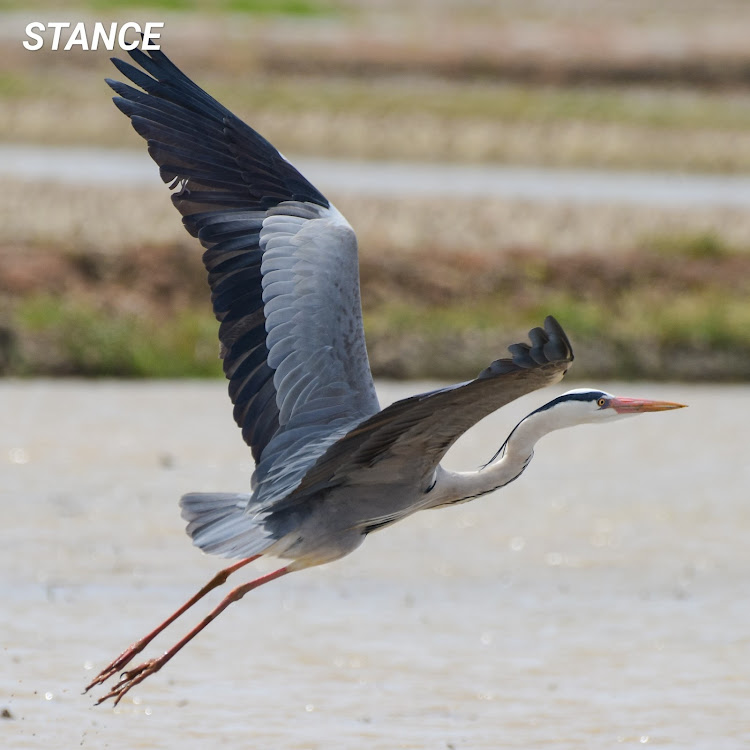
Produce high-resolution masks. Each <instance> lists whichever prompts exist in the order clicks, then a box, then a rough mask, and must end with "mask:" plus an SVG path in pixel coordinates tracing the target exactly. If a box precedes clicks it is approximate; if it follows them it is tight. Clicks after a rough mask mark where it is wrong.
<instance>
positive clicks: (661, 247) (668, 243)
mask: <svg viewBox="0 0 750 750" xmlns="http://www.w3.org/2000/svg"><path fill="white" fill-rule="evenodd" d="M644 246H645V249H646V250H647V251H649V252H652V253H657V254H659V255H665V256H677V257H679V256H683V257H686V258H693V259H705V260H720V259H722V258H727V257H729V256H731V255H733V254H735V253H737V252H740V251H739V250H738V249H737V248H733V247H731V246H730V245H729V244H728V243H727V242H726V241H725V240H724V239H723V238H721V237H719V236H718V235H717V234H716V233H715V232H701V233H698V234H665V235H657V236H654V237H650V238H647V239H646V240H645V241H644Z"/></svg>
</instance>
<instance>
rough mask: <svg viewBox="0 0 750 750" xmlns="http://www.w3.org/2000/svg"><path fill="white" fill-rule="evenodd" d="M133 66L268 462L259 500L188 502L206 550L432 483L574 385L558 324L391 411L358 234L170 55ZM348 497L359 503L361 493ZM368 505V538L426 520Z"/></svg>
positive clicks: (144, 132) (146, 123)
mask: <svg viewBox="0 0 750 750" xmlns="http://www.w3.org/2000/svg"><path fill="white" fill-rule="evenodd" d="M130 54H131V56H132V58H133V60H134V61H135V62H136V63H137V64H138V65H140V66H141V68H143V70H139V69H138V68H137V67H134V66H133V65H131V64H129V63H126V62H123V61H120V60H115V61H114V62H115V65H116V66H117V68H118V70H119V71H120V72H121V73H122V74H123V75H124V76H126V77H127V78H129V79H130V81H131V82H132V83H134V84H135V85H136V86H138V87H139V88H133V87H132V86H129V85H127V84H124V83H121V82H116V81H108V83H109V85H110V86H111V87H112V88H113V89H114V90H115V92H116V93H117V94H118V96H117V97H116V98H115V100H114V101H115V103H116V104H117V106H118V107H119V108H120V109H121V110H122V111H123V112H124V113H125V114H126V115H127V116H128V117H129V118H130V120H131V122H132V125H133V127H134V128H135V130H136V131H137V132H138V133H139V134H140V135H141V136H142V137H143V138H145V139H146V140H147V142H148V150H149V153H150V155H151V157H152V158H153V159H154V161H156V163H157V164H158V165H159V169H160V174H161V177H162V179H163V180H164V181H165V182H167V183H171V187H172V188H177V190H176V192H175V193H173V195H172V201H173V203H174V205H175V206H176V207H177V208H178V209H179V211H180V212H181V213H182V214H183V217H184V218H183V222H184V224H185V227H186V228H187V229H188V231H189V232H190V233H191V234H192V235H193V236H194V237H197V238H198V239H199V240H200V242H201V244H202V245H203V246H204V248H205V252H204V255H203V261H204V264H205V266H206V270H207V272H208V282H209V285H210V287H211V299H212V303H213V308H214V312H215V314H216V317H217V319H218V320H219V321H220V327H219V339H220V341H221V346H222V357H223V365H224V372H225V374H226V376H227V378H228V379H229V395H230V397H231V399H232V402H233V403H234V418H235V420H236V421H237V423H238V425H240V427H241V428H242V434H243V437H244V439H245V441H246V442H247V443H248V444H249V445H250V446H251V449H252V452H253V456H254V458H255V459H256V463H257V466H256V471H255V474H254V477H253V481H254V492H253V494H252V496H250V495H233V494H231V495H230V494H226V493H214V494H210V495H204V494H192V495H187V496H186V497H185V498H183V501H182V506H183V515H184V516H185V518H186V519H187V520H188V521H189V527H188V528H189V531H190V533H191V534H192V535H193V538H194V541H195V542H196V544H198V545H199V546H201V547H202V548H203V549H206V550H207V551H210V552H215V553H217V554H225V555H231V556H236V555H240V556H241V555H248V554H256V553H258V552H261V551H262V550H264V549H265V548H266V547H268V545H269V544H271V543H272V542H273V540H274V539H277V538H279V535H278V534H280V533H282V532H281V531H279V532H278V533H277V532H276V531H274V529H276V527H279V529H280V528H282V527H284V526H285V524H287V525H288V524H289V523H291V519H293V518H294V517H296V516H297V515H298V514H297V511H298V510H299V511H301V514H300V516H301V517H302V516H305V513H307V514H308V515H309V513H311V512H312V511H311V510H310V509H309V507H308V506H306V505H305V504H306V503H308V502H309V501H310V499H311V498H312V496H313V495H315V494H316V493H320V492H321V491H324V490H325V489H326V488H333V487H348V486H355V485H357V484H358V483H361V484H367V483H368V482H369V483H370V484H371V485H372V484H375V485H377V486H378V487H382V486H387V485H388V484H391V485H392V486H404V487H408V486H411V485H414V486H415V488H416V486H417V485H423V484H424V482H425V480H426V479H428V478H429V477H430V476H431V475H432V473H433V471H434V469H435V468H436V467H437V465H438V463H439V461H440V460H441V458H442V457H443V455H444V454H445V452H446V451H447V450H448V448H449V447H450V446H451V445H452V444H453V443H454V442H455V441H456V440H457V439H458V437H459V436H460V435H462V434H463V433H464V432H465V431H466V430H467V429H469V428H470V427H471V426H472V425H473V424H475V423H476V422H477V421H479V420H480V419H482V418H483V417H484V416H486V415H487V414H489V413H491V412H493V411H495V410H496V409H498V408H500V407H501V406H503V405H505V404H507V403H509V402H510V401H512V400H514V399H516V398H518V397H519V396H521V395H524V394H526V393H529V392H530V391H532V390H534V389H536V388H540V387H542V386H544V385H548V384H550V383H553V382H555V381H557V380H559V379H560V378H561V377H562V375H563V374H564V372H565V371H566V369H567V368H568V366H569V365H570V363H571V361H572V359H573V354H572V350H571V348H570V344H569V342H568V340H567V337H566V336H565V333H564V332H563V330H562V328H560V326H559V325H558V324H557V322H556V321H555V320H554V319H552V318H547V320H546V321H545V325H544V328H535V329H533V330H532V331H531V332H530V333H529V343H528V344H527V343H523V344H514V345H512V346H511V347H509V350H510V353H511V357H510V358H506V359H500V360H497V361H496V362H493V363H492V364H491V365H490V366H489V367H487V368H486V369H485V370H483V371H482V372H481V373H480V374H479V375H478V376H477V378H476V379H474V380H472V381H470V382H467V383H463V384H459V385H455V386H451V387H448V388H441V389H439V390H436V391H432V392H430V393H424V394H421V395H418V396H414V397H412V398H408V399H404V400H402V401H399V402H397V403H395V404H392V405H391V406H389V407H387V408H386V409H384V410H382V411H379V407H378V403H377V398H376V396H375V391H374V387H373V384H372V376H371V374H370V370H369V365H368V362H367V352H366V349H365V344H364V334H363V330H362V320H361V309H360V299H359V279H358V263H357V247H356V239H355V237H354V234H353V232H352V230H351V227H349V225H348V224H347V223H346V221H345V220H344V219H343V217H341V216H340V214H338V212H337V211H336V210H335V209H334V208H333V207H332V206H331V205H330V204H329V202H328V201H327V200H326V199H325V197H323V195H322V194H321V193H320V192H319V191H318V190H316V188H314V187H313V186H312V185H311V184H310V183H309V182H308V181H307V180H306V179H305V178H304V177H303V176H302V175H300V174H299V172H298V171H297V170H296V169H295V168H294V167H293V166H292V165H291V164H290V163H289V162H287V161H286V160H285V159H284V158H283V157H282V156H281V155H280V154H279V153H278V151H276V149H275V148H274V147H273V146H272V145H271V144H270V143H269V142H268V141H266V140H265V139H264V138H263V137H261V136H260V135H259V134H258V133H256V132H255V131H254V130H253V129H252V128H250V127H248V126H247V125H245V124H244V123H243V122H241V121H240V120H239V119H237V118H236V117H235V116H234V115H233V114H232V113H231V112H229V110H227V109H226V108H225V107H223V106H222V105H221V104H219V103H218V102H217V101H216V100H214V99H213V98H212V97H210V96H209V95H208V94H206V93H205V92H204V91H203V90H202V89H200V88H199V87H198V86H197V85H196V84H194V83H193V82H192V81H191V80H190V79H189V78H187V76H185V75H184V74H183V73H182V72H181V71H180V70H179V69H178V68H177V67H176V66H174V65H173V64H172V63H171V62H170V61H169V60H168V59H167V57H166V56H165V55H164V54H163V53H161V52H158V51H155V52H152V54H151V56H148V55H146V54H145V53H143V52H141V51H139V50H133V51H132V52H131V53H130ZM144 71H145V72H144ZM139 89H141V90H139ZM422 489H423V490H426V489H427V487H426V486H424V487H423V488H422ZM365 494H366V493H365ZM324 495H325V492H323V496H324ZM337 497H339V498H340V500H339V501H340V502H346V498H347V497H351V499H352V502H353V503H357V502H358V501H357V495H356V493H355V494H354V495H352V496H349V495H348V494H347V493H346V492H343V493H339V494H338V495H337ZM320 499H321V495H319V496H318V499H317V501H316V502H318V503H319V502H320ZM359 502H360V505H362V506H363V507H361V508H360V507H357V508H356V509H355V513H354V516H355V517H361V520H362V521H363V522H365V527H366V528H371V527H372V524H371V525H370V526H367V525H366V522H367V521H368V520H371V521H372V522H373V524H374V525H378V524H386V523H390V522H392V521H393V520H397V518H398V517H401V516H402V515H403V514H404V513H406V512H411V510H413V508H412V507H411V506H410V505H408V502H411V500H409V501H407V505H408V507H404V508H403V512H402V510H399V509H397V510H396V511H394V512H391V513H389V514H386V515H387V517H386V516H382V515H381V516H380V517H377V518H370V516H368V512H371V511H368V508H367V507H364V506H365V505H366V503H363V502H362V501H361V500H360V501H359ZM274 521H276V526H274ZM291 531H294V529H293V528H292V529H291ZM284 533H286V532H284Z"/></svg>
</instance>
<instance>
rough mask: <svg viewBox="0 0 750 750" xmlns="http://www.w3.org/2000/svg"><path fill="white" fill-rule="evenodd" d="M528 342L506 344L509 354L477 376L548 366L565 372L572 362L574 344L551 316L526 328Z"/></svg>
mask: <svg viewBox="0 0 750 750" xmlns="http://www.w3.org/2000/svg"><path fill="white" fill-rule="evenodd" d="M529 341H530V342H531V343H526V342H519V343H516V344H511V345H510V346H509V347H508V351H509V352H510V355H511V356H510V357H504V358H502V359H497V360H495V361H494V362H493V363H492V364H491V365H489V367H487V368H485V369H484V370H482V372H480V373H479V376H478V378H488V377H496V376H498V375H505V374H506V373H510V372H517V371H519V370H532V369H537V368H541V367H546V366H549V365H553V366H555V365H556V366H557V367H558V368H560V367H562V374H565V372H567V370H568V367H570V365H571V363H572V362H573V358H574V357H573V347H572V346H571V344H570V340H569V339H568V336H567V334H566V333H565V331H564V330H563V327H562V326H561V325H560V324H559V323H558V322H557V320H556V319H555V318H554V317H553V316H552V315H548V316H547V317H546V318H545V319H544V328H541V327H536V328H532V329H531V330H530V331H529Z"/></svg>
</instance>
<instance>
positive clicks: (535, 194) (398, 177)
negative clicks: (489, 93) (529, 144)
mask: <svg viewBox="0 0 750 750" xmlns="http://www.w3.org/2000/svg"><path fill="white" fill-rule="evenodd" d="M290 158H291V161H292V162H293V163H294V164H295V166H296V167H297V168H298V169H299V170H300V171H301V172H302V173H303V174H304V175H305V176H306V177H307V178H308V179H309V180H310V181H311V182H312V183H313V184H314V185H318V186H319V187H320V188H321V189H322V190H323V191H324V192H326V193H328V192H329V191H331V193H332V194H335V193H336V192H341V191H343V190H345V191H346V192H347V194H354V195H370V196H379V197H383V196H385V197H392V196H393V195H394V194H398V195H422V196H424V195H434V196H447V195H449V196H451V197H456V196H459V197H463V198H470V197H483V198H486V197H487V196H493V197H501V198H524V199H527V200H533V201H552V202H558V201H565V202H568V203H578V202H583V203H593V204H601V203H632V204H636V205H646V206H666V207H670V206H671V207H674V206H698V207H703V208H705V207H706V206H748V205H749V204H750V176H747V175H722V174H688V173H681V172H655V171H649V172H636V171H632V170H628V171H616V170H604V169H599V170H596V169H563V168H546V167H514V166H504V165H491V166H487V165H476V164H432V163H407V162H394V161H386V162H383V161H356V160H346V159H315V158H310V157H296V156H295V157H290ZM0 175H9V176H11V177H18V178H27V179H44V180H51V181H53V182H62V183H67V184H85V185H96V184H103V183H104V184H107V185H111V184H112V181H113V180H117V182H118V184H128V185H140V184H145V185H156V184H157V182H158V178H157V172H156V167H155V166H154V163H153V162H152V161H151V159H150V158H149V156H148V154H147V153H146V152H145V151H142V150H140V149H139V150H138V151H130V152H129V151H123V150H119V149H106V148H96V147H72V146H66V147H59V146H38V145H32V146H29V145H24V144H16V143H13V144H0Z"/></svg>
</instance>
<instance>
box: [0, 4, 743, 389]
mask: <svg viewBox="0 0 750 750" xmlns="http://www.w3.org/2000/svg"><path fill="white" fill-rule="evenodd" d="M69 7H70V9H71V10H70V12H71V14H72V15H71V18H73V17H75V18H76V19H77V18H79V17H86V18H90V19H93V18H96V19H97V20H105V21H106V20H109V19H110V18H121V19H122V18H125V17H128V18H130V17H137V18H138V19H144V18H147V19H155V18H157V17H159V18H162V17H163V18H164V19H165V20H166V26H165V32H164V35H163V38H162V41H163V46H164V49H165V50H166V51H167V52H168V54H170V55H171V56H172V57H173V58H174V59H175V61H176V62H177V63H178V64H180V65H181V66H182V67H183V68H184V69H185V70H186V71H187V72H188V73H189V74H191V75H192V76H194V77H195V78H196V79H197V80H198V82H199V83H201V84H202V85H204V86H205V87H206V88H207V89H209V90H210V91H211V92H212V94H214V95H215V96H217V97H218V98H219V99H220V100H222V102H223V103H225V104H226V105H228V106H229V107H230V108H232V109H233V110H234V111H236V112H237V114H239V115H241V116H243V117H244V118H245V119H246V120H248V121H249V122H250V123H251V124H253V126H254V127H256V128H257V129H258V130H259V131H261V132H262V133H263V134H264V135H266V136H267V137H269V138H270V139H271V140H272V141H273V142H274V144H275V145H277V146H278V147H279V148H280V149H281V150H282V151H284V152H285V153H290V154H306V155H315V156H326V155H327V156H334V157H348V158H368V159H380V158H384V159H399V160H409V159H413V160H434V161H452V162H468V163H507V164H524V165H544V166H566V167H571V166H575V167H587V168H618V169H639V170H649V169H659V170H674V171H699V172H714V173H741V172H747V171H750V87H749V86H748V81H750V73H748V71H750V48H748V46H747V44H746V34H745V32H744V29H746V28H748V27H750V6H749V5H748V4H747V3H743V2H740V1H739V0H719V1H718V2H716V3H713V4H707V3H702V2H699V1H698V0H679V1H678V0H663V2H661V3H658V4H654V3H652V2H647V1H646V0H633V2H630V3H620V2H614V1H612V2H601V1H599V0H565V1H564V2H563V1H561V2H559V3H551V2H548V1H546V0H529V1H528V2H525V1H524V2H522V0H508V2H504V3H487V2H480V1H479V0H470V1H468V2H458V0H432V2H415V3H411V4H408V5H405V4H403V3H397V2H396V1H395V0H379V1H378V2H374V0H330V1H329V0H282V1H281V2H270V0H214V2H212V3H209V4H205V3H204V4H202V5H201V7H202V8H203V10H202V11H198V10H197V9H196V7H197V4H196V3H194V2H191V1H190V0H150V1H146V0H144V2H142V3H139V4H138V5H127V4H125V5H123V4H122V3H115V2H111V1H110V0H89V1H87V2H83V1H82V2H80V3H78V4H72V5H70V6H69ZM34 10H35V13H36V15H37V16H40V17H44V14H45V13H46V14H47V15H49V16H50V18H51V17H52V16H53V15H54V16H55V18H57V16H58V15H59V13H58V12H57V5H56V4H55V3H54V2H52V0H42V1H41V2H38V3H35V8H34ZM8 11H14V12H13V14H11V15H10V16H8V19H10V20H9V24H8V26H7V28H8V29H10V30H11V32H10V33H11V34H12V29H13V28H16V27H17V28H18V30H19V35H20V33H21V32H22V29H23V15H24V13H28V11H27V10H26V7H25V5H24V4H22V3H20V2H18V3H15V2H14V0H9V1H8V2H6V3H5V4H4V6H3V11H2V12H6V13H7V12H8ZM5 33H6V36H7V34H8V32H5ZM107 56H108V55H107V54H106V53H104V52H87V53H82V52H70V53H64V54H60V53H53V52H51V51H49V50H44V51H41V52H39V53H28V52H26V51H25V50H23V48H22V47H21V45H20V43H18V44H10V43H9V44H4V45H0V140H2V141H4V142H8V143H14V142H17V143H21V142H23V143H39V144H56V145H63V146H64V145H103V146H116V147H140V146H142V144H141V143H139V140H138V138H137V137H136V136H135V135H134V134H133V133H132V131H131V130H130V129H129V127H128V125H127V123H126V121H125V120H124V118H123V117H122V115H121V114H120V113H119V112H117V110H116V109H115V108H114V107H113V106H112V105H111V104H109V103H108V101H107V99H108V97H109V96H110V94H111V92H110V91H109V89H108V88H107V87H106V85H105V84H104V83H103V81H102V79H103V78H104V77H105V76H113V75H115V73H116V72H115V71H114V69H113V68H112V66H111V65H110V63H109V62H108V61H107ZM5 187H6V188H7V189H6V190H5V195H4V199H3V201H2V202H0V269H1V270H2V272H1V273H0V372H2V373H6V374H85V375H127V376H178V375H194V376H202V375H207V374H213V373H218V372H219V370H220V368H219V363H218V360H217V358H216V354H217V343H216V341H215V329H216V326H215V323H214V322H213V320H212V317H211V315H210V312H209V311H208V299H207V290H206V288H205V284H204V282H203V272H202V269H201V266H200V260H199V256H200V251H199V249H198V248H197V247H195V246H194V245H193V244H191V243H190V241H189V239H188V238H186V237H185V236H184V230H183V229H182V228H181V226H180V222H179V220H178V217H177V216H175V214H174V211H173V209H172V208H171V206H170V205H169V201H168V199H167V196H166V195H165V192H166V191H165V189H164V188H163V187H162V186H160V185H159V184H158V180H157V179H156V177H155V179H154V188H153V190H151V189H141V188H139V189H131V188H123V187H120V186H118V185H114V184H113V185H112V186H105V187H97V188H87V187H78V186H65V187H61V186H57V185H54V184H47V183H43V182H25V181H21V180H17V181H6V184H5ZM329 197H330V198H331V199H333V200H334V201H335V202H336V204H337V205H338V207H339V208H340V209H341V210H342V211H343V212H344V213H345V215H346V216H347V217H348V218H349V220H350V222H351V223H352V224H353V226H354V227H355V229H356V230H357V233H358V236H359V239H360V247H361V253H362V256H361V257H362V262H361V268H362V290H363V299H364V302H365V309H366V326H367V333H368V342H369V345H370V349H371V359H372V364H373V368H374V370H375V372H376V373H377V374H379V375H388V376H396V377H440V378H443V377H445V378H453V377H470V376H471V375H473V374H475V373H476V372H477V371H478V370H479V369H481V368H482V367H483V366H484V365H486V364H487V362H489V361H490V360H492V359H494V358H496V357H498V356H501V355H502V353H503V351H504V348H505V345H506V344H508V343H510V342H512V341H515V340H518V339H519V337H522V336H523V335H525V331H526V329H527V328H528V327H530V326H531V325H536V324H538V323H539V321H540V320H541V318H542V317H543V316H544V315H545V314H547V313H553V314H555V315H557V316H558V317H559V318H560V320H561V322H562V323H563V324H564V325H565V326H566V328H568V330H569V333H570V335H571V337H572V338H573V341H574V344H575V345H576V351H577V355H578V359H577V362H576V367H575V368H574V371H573V375H574V376H576V375H577V376H579V377H594V376H600V377H656V378H684V379H691V380H701V379H709V378H715V379H746V378H747V376H748V374H750V333H749V332H750V303H749V302H748V300H749V299H750V286H749V284H748V281H747V280H748V279H749V278H750V252H749V250H750V215H748V214H747V212H745V211H742V210H741V209H739V208H736V209H732V208H712V207H701V208H694V207H693V208H669V209H667V208H656V207H648V206H631V205H618V204H611V205H596V206H593V205H585V204H577V203H572V202H571V203H569V202H565V201H562V202H560V203H556V204H547V203H544V204H543V203H535V202H533V201H524V200H500V199H491V198H485V199H479V200H472V201H468V200H460V199H459V200H452V201H450V202H449V203H441V204H436V203H435V201H434V200H431V199H426V198H415V197H413V196H400V195H398V194H395V195H394V196H393V197H392V198H390V199H377V200H373V199H369V198H368V199H367V200H363V199H361V198H359V197H357V196H355V195H347V194H341V195H331V196H329Z"/></svg>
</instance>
